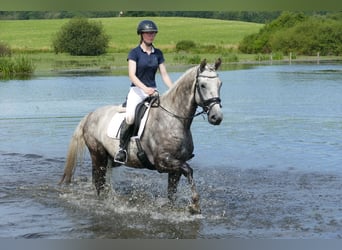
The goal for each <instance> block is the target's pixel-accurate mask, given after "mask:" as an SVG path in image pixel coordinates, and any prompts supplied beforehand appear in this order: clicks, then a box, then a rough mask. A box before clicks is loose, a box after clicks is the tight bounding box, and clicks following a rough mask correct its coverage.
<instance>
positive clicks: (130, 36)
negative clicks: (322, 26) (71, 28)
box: [0, 17, 262, 52]
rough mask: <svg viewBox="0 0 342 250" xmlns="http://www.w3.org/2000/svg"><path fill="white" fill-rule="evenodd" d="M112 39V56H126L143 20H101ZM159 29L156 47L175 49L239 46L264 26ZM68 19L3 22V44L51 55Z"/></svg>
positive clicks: (163, 20)
mask: <svg viewBox="0 0 342 250" xmlns="http://www.w3.org/2000/svg"><path fill="white" fill-rule="evenodd" d="M95 20H96V21H100V22H101V23H102V24H103V26H104V29H105V32H106V33H107V34H108V35H109V36H110V38H111V39H110V49H109V52H123V51H125V52H127V51H128V50H129V49H130V48H132V47H133V46H135V45H136V44H137V43H138V41H139V37H138V36H137V34H136V27H137V24H138V23H139V21H141V20H142V18H141V17H137V18H134V17H117V18H98V19H95ZM152 20H154V21H155V22H156V23H157V25H158V28H159V34H158V36H157V38H156V40H155V44H156V46H157V47H159V48H162V49H168V48H174V47H175V45H176V43H177V42H179V41H180V40H192V41H194V42H195V43H197V44H201V45H207V44H214V45H221V46H225V47H226V46H236V45H237V43H238V42H239V41H240V40H241V39H242V38H243V37H244V36H245V35H247V34H251V33H254V32H257V31H258V30H259V29H260V28H261V27H262V24H256V23H246V22H237V21H223V20H215V19H199V18H179V17H156V18H152ZM68 21H69V20H68V19H53V20H0V30H1V33H0V42H5V43H7V44H9V45H10V46H11V48H12V49H14V50H16V51H52V47H51V40H52V38H53V37H54V35H55V34H56V33H57V31H58V30H59V29H60V28H61V26H62V25H63V24H65V23H66V22H68Z"/></svg>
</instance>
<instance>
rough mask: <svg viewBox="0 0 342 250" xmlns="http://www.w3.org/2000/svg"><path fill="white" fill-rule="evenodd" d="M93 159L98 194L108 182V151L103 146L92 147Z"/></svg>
mask: <svg viewBox="0 0 342 250" xmlns="http://www.w3.org/2000/svg"><path fill="white" fill-rule="evenodd" d="M89 151H90V156H91V161H92V177H93V183H94V185H95V188H96V191H97V194H98V195H99V194H100V191H101V190H103V188H104V186H105V184H106V172H107V164H108V153H107V151H106V150H105V149H104V147H103V146H100V145H97V146H96V148H95V149H90V150H89Z"/></svg>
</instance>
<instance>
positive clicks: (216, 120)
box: [208, 104, 223, 125]
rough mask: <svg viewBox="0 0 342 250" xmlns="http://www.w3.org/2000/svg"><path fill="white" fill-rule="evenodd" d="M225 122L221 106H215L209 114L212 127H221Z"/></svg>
mask: <svg viewBox="0 0 342 250" xmlns="http://www.w3.org/2000/svg"><path fill="white" fill-rule="evenodd" d="M222 120H223V114H222V111H221V107H220V105H218V104H216V105H214V106H213V107H212V108H211V109H210V111H209V112H208V121H209V123H210V124H212V125H220V123H221V122H222Z"/></svg>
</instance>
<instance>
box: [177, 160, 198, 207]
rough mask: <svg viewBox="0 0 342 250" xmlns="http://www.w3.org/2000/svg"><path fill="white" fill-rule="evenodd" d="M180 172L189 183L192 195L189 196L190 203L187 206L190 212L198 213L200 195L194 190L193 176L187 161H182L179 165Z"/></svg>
mask: <svg viewBox="0 0 342 250" xmlns="http://www.w3.org/2000/svg"><path fill="white" fill-rule="evenodd" d="M181 171H182V174H183V175H184V176H185V177H186V178H187V179H188V182H189V185H190V187H191V192H192V197H191V204H190V206H189V209H190V212H191V213H192V214H199V213H201V208H200V202H199V201H200V197H199V194H198V193H197V190H196V185H195V181H194V178H193V170H192V168H191V167H190V166H189V164H187V163H183V165H182V166H181Z"/></svg>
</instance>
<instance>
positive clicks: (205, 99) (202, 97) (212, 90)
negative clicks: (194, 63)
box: [195, 59, 223, 125]
mask: <svg viewBox="0 0 342 250" xmlns="http://www.w3.org/2000/svg"><path fill="white" fill-rule="evenodd" d="M220 65H221V59H218V60H217V61H216V63H215V64H214V65H208V64H207V62H206V60H203V61H202V62H201V64H200V66H199V67H198V70H197V75H196V87H195V88H196V90H195V99H196V103H197V104H198V105H199V106H200V107H202V108H203V110H204V111H205V112H206V113H207V115H208V121H209V123H210V124H213V125H219V124H220V123H221V121H222V119H223V114H222V111H221V99H220V89H221V85H222V82H221V80H220V78H219V76H218V74H217V72H216V70H217V69H218V68H219V67H220Z"/></svg>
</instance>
